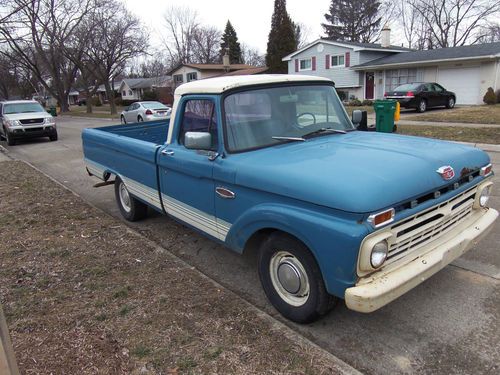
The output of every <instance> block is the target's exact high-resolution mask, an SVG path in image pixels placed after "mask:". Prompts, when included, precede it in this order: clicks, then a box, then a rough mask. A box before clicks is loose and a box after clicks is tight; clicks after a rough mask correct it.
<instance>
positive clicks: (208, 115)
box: [158, 96, 219, 238]
mask: <svg viewBox="0 0 500 375" xmlns="http://www.w3.org/2000/svg"><path fill="white" fill-rule="evenodd" d="M215 108H216V107H215V102H214V101H213V100H212V99H210V98H209V97H203V96H201V97H193V98H185V99H183V100H182V101H181V102H180V103H179V105H178V114H176V117H175V124H172V126H175V128H174V131H173V137H172V140H171V142H170V144H169V145H165V146H163V147H162V148H161V149H160V152H159V153H158V168H159V171H158V172H159V179H160V191H161V197H162V202H163V207H164V208H165V211H166V212H167V213H168V214H169V215H171V216H173V217H175V218H177V219H179V220H181V221H183V222H185V223H186V224H188V225H190V226H192V227H194V228H196V229H199V230H200V231H202V232H205V233H207V234H209V235H211V236H213V237H216V238H219V235H218V232H217V223H216V219H215V204H214V199H215V187H214V181H213V161H211V160H210V156H211V155H213V153H214V150H217V147H218V140H217V114H216V109H215ZM187 132H197V133H200V134H201V133H205V134H206V133H210V134H211V139H212V144H211V145H210V147H205V148H206V149H190V148H187V147H186V146H185V143H184V140H185V135H186V133H187Z"/></svg>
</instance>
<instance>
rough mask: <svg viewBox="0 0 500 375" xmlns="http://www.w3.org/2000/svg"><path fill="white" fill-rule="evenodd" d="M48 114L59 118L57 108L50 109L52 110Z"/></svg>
mask: <svg viewBox="0 0 500 375" xmlns="http://www.w3.org/2000/svg"><path fill="white" fill-rule="evenodd" d="M48 112H49V113H50V114H51V115H52V116H54V117H57V108H56V107H50V109H49V110H48Z"/></svg>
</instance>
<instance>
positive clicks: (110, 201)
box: [1, 118, 500, 374]
mask: <svg viewBox="0 0 500 375" xmlns="http://www.w3.org/2000/svg"><path fill="white" fill-rule="evenodd" d="M57 121H58V126H59V141H58V142H49V141H48V140H45V139H43V140H33V141H28V142H25V143H21V144H19V145H17V146H13V147H8V146H6V144H5V142H2V143H1V144H2V145H3V146H4V147H5V148H6V149H7V150H8V154H9V155H10V156H11V157H14V158H17V159H21V160H25V161H27V162H29V163H31V164H32V165H34V166H35V167H37V168H38V169H40V170H42V171H43V172H45V173H46V174H48V175H49V176H51V177H53V178H54V179H56V180H57V181H59V182H61V183H62V184H64V185H66V186H67V187H68V188H70V189H71V190H73V191H74V192H76V193H77V194H79V195H80V196H81V197H82V198H83V199H85V200H87V201H88V202H90V203H92V204H93V205H95V206H97V207H99V208H101V209H102V210H104V211H106V212H108V213H110V214H111V215H113V216H115V217H120V218H121V216H120V213H119V211H118V208H117V206H116V204H115V200H114V193H113V187H112V186H108V187H103V188H93V184H94V183H96V182H97V180H96V179H94V178H91V177H89V176H88V175H87V174H86V172H85V168H84V164H83V160H82V147H81V131H82V129H83V128H85V127H96V126H104V125H111V124H112V122H110V121H106V120H96V119H83V118H58V119H57ZM490 149H492V150H493V151H490V152H489V155H490V157H491V160H492V163H493V166H494V170H495V172H496V176H495V177H494V180H495V185H494V189H493V195H492V198H491V206H492V207H494V208H496V209H497V210H498V209H500V181H499V180H500V178H499V177H498V176H500V152H495V151H494V149H496V148H494V147H492V148H490ZM127 224H128V225H130V226H132V227H133V228H135V229H136V230H138V231H139V232H141V233H142V234H143V235H145V236H146V237H148V238H150V239H152V240H154V241H156V242H157V243H159V244H160V245H161V246H163V247H165V248H167V249H168V248H169V243H172V241H181V242H182V243H183V244H185V246H184V248H183V250H182V251H180V252H178V253H176V255H178V256H180V257H181V258H183V259H184V260H186V261H187V262H188V263H189V264H191V265H193V266H194V267H196V268H197V269H199V270H200V271H201V272H202V273H204V274H206V275H208V276H209V277H211V278H212V279H214V280H216V281H217V282H219V283H221V284H222V285H224V286H225V287H227V288H228V289H230V290H232V291H234V292H236V293H237V294H238V295H240V296H242V297H243V298H244V299H246V300H247V301H249V302H251V303H252V304H254V305H256V306H257V307H259V308H261V309H262V310H264V311H266V312H267V313H269V314H270V315H272V316H274V317H276V318H277V319H279V320H282V319H281V317H280V316H279V315H278V314H277V313H276V311H275V310H274V309H273V308H272V307H271V306H270V305H269V303H268V302H267V300H266V298H265V296H264V293H263V292H262V290H261V287H260V283H259V279H258V275H257V269H256V258H255V256H253V255H251V254H249V255H245V256H239V255H237V254H234V253H233V252H231V251H230V250H227V249H225V248H223V247H222V246H220V245H218V244H215V243H214V242H212V241H210V240H208V239H206V238H204V237H203V236H201V235H199V234H197V233H195V232H193V231H191V230H189V229H187V228H185V227H184V226H182V225H180V224H178V223H176V222H175V221H174V220H172V219H169V218H168V217H166V216H162V215H159V214H156V213H153V214H151V215H150V217H149V218H148V219H146V220H144V221H141V222H139V223H127ZM499 248H500V220H497V222H496V224H495V227H494V229H493V231H492V232H491V233H490V234H489V236H488V237H487V238H485V239H484V240H483V241H482V242H481V243H480V244H479V245H478V246H477V247H475V248H474V249H471V250H470V251H469V252H468V253H466V254H465V255H464V256H462V257H461V258H459V259H458V260H456V261H455V262H454V263H453V264H452V265H449V266H447V267H446V268H445V269H443V270H442V271H441V272H439V273H438V274H436V275H434V276H433V277H432V278H430V279H429V280H426V281H425V282H424V283H422V284H421V285H420V286H418V287H417V288H415V289H414V290H412V291H410V292H409V293H407V294H406V295H404V296H403V297H401V298H399V299H398V300H396V301H394V302H392V303H391V304H389V305H388V306H385V307H383V308H382V309H380V310H378V311H376V312H374V313H371V314H361V313H356V312H353V311H350V310H348V309H347V308H346V307H345V305H344V303H343V302H342V301H341V302H340V303H339V305H338V306H337V307H336V309H335V310H334V311H332V312H331V313H330V314H329V315H328V316H326V317H325V318H324V319H321V320H320V321H318V322H316V323H314V324H310V325H296V324H293V323H290V322H287V321H285V324H287V325H289V326H290V327H292V328H293V329H294V330H296V331H297V332H299V333H300V334H302V335H304V336H305V337H307V338H309V339H311V340H312V341H314V342H315V343H317V344H318V345H320V346H321V347H323V348H324V349H326V350H327V351H329V352H330V353H332V354H333V355H335V356H337V357H338V358H340V359H342V360H343V361H345V362H347V363H348V364H350V365H351V366H353V367H355V368H356V369H358V370H360V371H362V372H365V373H368V374H388V373H425V374H427V373H428V374H431V373H432V374H435V373H443V374H445V373H446V374H450V373H456V374H472V373H473V374H496V373H499V372H500V308H499V306H500V251H499ZM200 292H201V293H203V291H200ZM282 321H283V320H282Z"/></svg>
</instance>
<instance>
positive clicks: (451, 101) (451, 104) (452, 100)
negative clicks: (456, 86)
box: [446, 96, 455, 109]
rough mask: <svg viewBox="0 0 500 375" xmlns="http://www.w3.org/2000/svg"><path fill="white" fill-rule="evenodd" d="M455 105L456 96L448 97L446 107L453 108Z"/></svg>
mask: <svg viewBox="0 0 500 375" xmlns="http://www.w3.org/2000/svg"><path fill="white" fill-rule="evenodd" d="M453 107H455V98H454V97H453V96H452V97H451V98H448V101H447V102H446V108H448V109H452V108H453Z"/></svg>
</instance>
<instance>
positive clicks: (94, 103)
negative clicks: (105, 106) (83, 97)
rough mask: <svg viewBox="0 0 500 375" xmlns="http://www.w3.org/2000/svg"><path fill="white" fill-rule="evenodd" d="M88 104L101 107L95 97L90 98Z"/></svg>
mask: <svg viewBox="0 0 500 375" xmlns="http://www.w3.org/2000/svg"><path fill="white" fill-rule="evenodd" d="M90 104H92V105H93V106H94V107H101V106H102V103H101V100H100V99H99V98H98V97H97V96H93V97H92V99H91V100H90Z"/></svg>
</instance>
